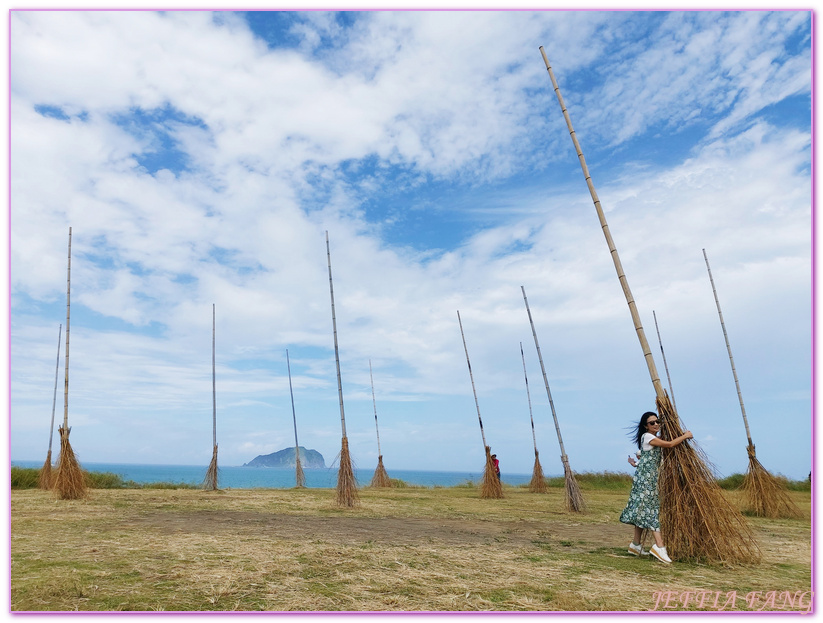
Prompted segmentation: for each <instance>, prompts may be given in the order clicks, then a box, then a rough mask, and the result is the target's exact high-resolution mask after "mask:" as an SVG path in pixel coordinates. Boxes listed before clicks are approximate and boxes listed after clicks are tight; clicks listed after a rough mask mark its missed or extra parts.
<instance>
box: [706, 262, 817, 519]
mask: <svg viewBox="0 0 823 623" xmlns="http://www.w3.org/2000/svg"><path fill="white" fill-rule="evenodd" d="M703 259H704V260H706V269H707V270H708V271H709V281H710V282H711V284H712V292H713V293H714V302H715V305H716V306H717V314H718V316H720V326H721V327H722V328H723V338H724V339H725V340H726V350H727V351H728V352H729V363H731V366H732V376H734V385H735V387H736V388H737V399H738V401H739V402H740V412H741V413H742V414H743V426H745V428H746V439H748V441H749V444H748V446H746V452H747V454H748V455H749V466H748V469H747V470H746V477H745V478H744V479H743V486H742V487H741V489H742V490H743V499H744V510H746V511H747V512H750V513H752V514H753V515H756V516H758V517H769V518H771V519H776V518H779V517H784V518H785V517H791V518H797V517H800V516H801V512H800V509H799V508H797V506H796V505H795V503H794V502H793V501H792V499H791V498H790V497H789V494H788V491H786V488H785V487H784V486H782V485H781V484H780V481H778V480H777V478H775V477H774V476H772V474H770V473H769V471H768V470H767V469H766V468H765V467H763V465H762V464H761V463H760V461H758V460H757V456H756V455H755V450H754V443H752V434H751V431H750V430H749V420H748V418H747V417H746V407H745V406H744V405H743V393H742V392H741V391H740V382H739V381H738V380H737V370H736V369H735V367H734V357H732V347H731V345H730V344H729V335H728V333H726V323H725V322H724V321H723V312H722V311H720V299H718V298H717V289H716V288H715V287H714V278H713V277H712V269H711V267H710V266H709V258H708V256H707V255H706V249H703Z"/></svg>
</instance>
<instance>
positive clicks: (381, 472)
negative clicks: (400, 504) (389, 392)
mask: <svg viewBox="0 0 823 623" xmlns="http://www.w3.org/2000/svg"><path fill="white" fill-rule="evenodd" d="M369 379H370V380H371V401H372V404H373V405H374V429H375V430H376V431H377V468H376V469H375V470H374V476H372V479H371V483H369V484H370V486H372V487H391V478H389V474H388V472H387V471H386V468H385V466H384V465H383V453H382V452H381V451H380V428H379V427H378V426H377V400H375V398H374V375H373V374H372V370H371V359H369Z"/></svg>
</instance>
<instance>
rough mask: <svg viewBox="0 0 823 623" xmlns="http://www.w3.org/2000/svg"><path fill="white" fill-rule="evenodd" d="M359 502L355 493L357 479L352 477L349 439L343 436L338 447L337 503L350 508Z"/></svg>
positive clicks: (352, 469)
mask: <svg viewBox="0 0 823 623" xmlns="http://www.w3.org/2000/svg"><path fill="white" fill-rule="evenodd" d="M359 503H360V497H359V496H358V495H357V480H355V478H354V468H353V467H352V460H351V455H350V454H349V439H348V437H343V441H342V447H341V448H340V469H339V470H338V471H337V505H338V506H345V507H347V508H352V507H354V506H357V505H358V504H359Z"/></svg>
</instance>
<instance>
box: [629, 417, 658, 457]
mask: <svg viewBox="0 0 823 623" xmlns="http://www.w3.org/2000/svg"><path fill="white" fill-rule="evenodd" d="M651 416H655V417H657V419H658V420H659V419H660V417H659V416H658V415H657V414H656V413H655V412H654V411H646V412H645V413H644V414H643V415H642V416H641V417H640V423H639V424H638V425H637V430H635V431H633V433H632V438H633V439H634V442H635V443H636V444H637V449H638V450H642V449H643V435H645V434H646V433H648V432H649V431H648V430H646V421H647V420H648V419H649V418H650V417H651Z"/></svg>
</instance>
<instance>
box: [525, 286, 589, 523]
mask: <svg viewBox="0 0 823 623" xmlns="http://www.w3.org/2000/svg"><path fill="white" fill-rule="evenodd" d="M520 290H521V291H522V292H523V302H524V303H526V313H527V314H528V315H529V324H530V325H531V328H532V336H534V347H535V348H536V349H537V358H538V360H540V370H541V371H542V372H543V383H544V384H545V385H546V395H547V396H548V397H549V406H551V409H552V417H553V418H554V429H555V430H556V431H557V442H558V443H559V444H560V460H561V461H562V462H563V475H564V480H565V485H566V509H568V510H570V511H573V512H576V513H582V512H583V511H584V510H585V509H586V501H585V500H584V499H583V494H582V493H580V485H578V484H577V479H576V478H575V477H574V472H573V471H572V468H571V465H569V457H568V455H567V454H566V448H565V447H564V446H563V437H562V436H561V435H560V424H559V423H558V421H557V412H556V411H555V410H554V401H553V400H552V391H551V389H549V377H548V376H547V375H546V366H545V365H543V354H542V353H541V352H540V344H539V343H538V342H537V331H536V330H535V328H534V321H533V320H532V311H531V309H529V299H527V298H526V288H524V287H523V286H520Z"/></svg>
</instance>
